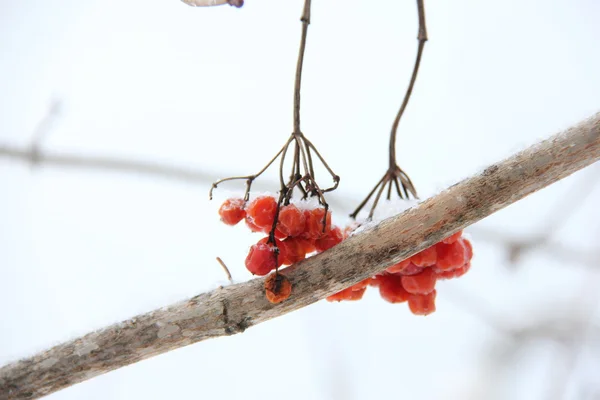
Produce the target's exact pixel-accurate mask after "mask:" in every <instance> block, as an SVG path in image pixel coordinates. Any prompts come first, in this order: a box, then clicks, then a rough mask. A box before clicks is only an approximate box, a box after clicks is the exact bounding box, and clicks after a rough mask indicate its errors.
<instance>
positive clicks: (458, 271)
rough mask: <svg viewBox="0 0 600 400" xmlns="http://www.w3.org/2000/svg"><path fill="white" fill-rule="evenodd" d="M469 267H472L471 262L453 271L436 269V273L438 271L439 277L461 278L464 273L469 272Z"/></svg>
mask: <svg viewBox="0 0 600 400" xmlns="http://www.w3.org/2000/svg"><path fill="white" fill-rule="evenodd" d="M469 269H471V263H470V262H468V263H466V264H465V265H463V266H462V267H460V268H456V269H453V270H451V271H441V270H436V273H437V277H438V279H453V278H459V277H461V276H463V275H464V274H466V273H467V272H469Z"/></svg>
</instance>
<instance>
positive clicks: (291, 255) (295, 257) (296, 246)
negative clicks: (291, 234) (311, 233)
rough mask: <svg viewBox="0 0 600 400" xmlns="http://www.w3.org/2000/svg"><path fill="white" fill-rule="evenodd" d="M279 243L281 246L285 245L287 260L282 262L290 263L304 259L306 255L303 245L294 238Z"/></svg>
mask: <svg viewBox="0 0 600 400" xmlns="http://www.w3.org/2000/svg"><path fill="white" fill-rule="evenodd" d="M281 244H282V246H283V247H286V251H287V254H286V255H287V258H286V259H287V262H284V264H287V265H292V264H295V263H297V262H298V261H302V260H304V257H306V252H305V251H304V247H303V246H302V244H301V243H299V242H298V240H296V238H288V239H286V240H284V241H283V242H281Z"/></svg>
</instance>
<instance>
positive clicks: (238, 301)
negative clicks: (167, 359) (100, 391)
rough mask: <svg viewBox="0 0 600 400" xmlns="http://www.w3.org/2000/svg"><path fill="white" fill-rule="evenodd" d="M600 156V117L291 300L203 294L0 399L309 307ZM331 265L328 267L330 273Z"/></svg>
mask: <svg viewBox="0 0 600 400" xmlns="http://www.w3.org/2000/svg"><path fill="white" fill-rule="evenodd" d="M599 159H600V113H598V114H596V115H594V116H593V117H591V118H589V119H587V120H585V121H583V122H581V123H579V124H578V125H577V126H574V127H572V128H570V129H568V130H566V131H565V132H563V133H561V134H559V135H556V136H553V137H551V138H550V139H547V140H545V141H543V142H540V143H539V144H537V145H535V146H533V147H531V148H528V149H526V150H524V151H522V152H520V153H518V154H516V155H514V156H512V157H510V158H509V159H506V160H504V161H502V162H499V163H497V164H494V165H491V166H489V167H488V168H486V169H485V170H484V171H483V172H482V173H481V174H478V175H476V176H473V177H471V178H468V179H465V180H464V181H462V182H460V183H457V184H456V185H453V186H451V187H450V188H449V189H447V190H446V191H444V192H442V193H440V194H438V195H436V196H434V197H432V198H430V199H428V200H426V201H424V202H422V203H420V204H419V205H417V206H416V207H414V208H411V209H409V210H407V211H405V212H404V213H402V214H400V215H397V216H395V217H392V218H390V219H387V220H385V221H383V222H381V223H380V224H378V225H377V226H373V227H370V228H365V229H364V230H363V231H362V232H359V233H357V234H355V235H353V236H350V237H349V238H348V239H346V240H345V241H343V242H342V243H340V244H339V245H337V246H335V247H333V248H332V249H330V250H328V251H325V252H323V253H321V254H318V255H316V256H314V257H310V258H308V259H306V260H303V261H301V262H299V263H297V264H295V265H293V266H291V267H289V268H286V269H284V270H283V271H282V272H281V273H282V274H284V275H285V276H286V277H287V278H288V279H289V280H290V282H291V283H292V286H293V288H294V289H293V292H292V295H291V296H290V298H289V299H288V300H286V301H284V302H282V303H279V304H276V305H274V304H271V303H269V301H268V300H267V299H266V298H265V296H264V292H263V290H264V289H263V285H264V278H260V279H253V280H251V281H248V282H245V283H241V284H236V285H231V286H228V287H225V288H222V289H221V288H220V289H217V290H215V291H212V292H208V293H203V294H200V295H198V296H195V297H193V298H191V299H189V300H185V301H182V302H179V303H176V304H174V305H171V306H169V307H166V308H161V309H159V310H155V311H152V312H150V313H147V314H143V315H139V316H137V317H135V318H132V319H130V320H127V321H124V322H121V323H118V324H115V325H112V326H109V327H107V328H104V329H101V330H98V331H95V332H92V333H89V334H87V335H85V336H83V337H81V338H78V339H75V340H71V341H69V342H66V343H64V344H61V345H58V346H56V347H53V348H51V349H49V350H47V351H45V352H42V353H40V354H37V355H34V356H32V357H29V358H27V359H23V360H21V361H18V362H15V363H12V364H8V365H6V366H4V367H2V368H0V394H1V396H2V397H0V399H2V400H4V399H11V400H17V399H35V398H39V397H41V396H44V395H47V394H50V393H53V392H55V391H57V390H60V389H63V388H65V387H68V386H71V385H74V384H76V383H79V382H82V381H84V380H87V379H90V378H93V377H94V376H97V375H100V374H103V373H106V372H108V371H111V370H114V369H117V368H120V367H123V366H126V365H129V364H132V363H135V362H138V361H141V360H143V359H146V358H148V357H152V356H155V355H158V354H161V353H164V352H167V351H170V350H174V349H177V348H180V347H183V346H186V345H189V344H192V343H195V342H198V341H201V340H206V339H210V338H214V337H219V336H227V335H233V334H235V333H240V332H243V331H244V330H245V329H247V328H249V327H251V326H254V325H256V324H259V323H261V322H264V321H267V320H269V319H272V318H275V317H278V316H281V315H284V314H286V313H288V312H291V311H294V310H297V309H299V308H302V307H306V306H308V305H310V304H312V303H314V302H316V301H318V300H321V299H323V298H325V297H327V296H329V295H331V294H333V293H336V292H339V291H340V290H342V289H344V288H346V287H349V286H351V285H354V284H356V283H358V282H360V281H362V280H364V279H366V278H367V277H369V276H372V275H374V274H376V273H378V272H380V271H382V270H383V269H385V268H386V267H388V266H389V265H391V264H394V263H396V262H398V261H400V260H403V259H406V258H408V257H410V256H411V255H413V254H415V253H417V252H419V251H421V250H423V249H425V248H427V247H429V246H431V245H432V244H434V243H437V242H439V241H440V240H442V239H443V238H445V237H447V236H449V235H451V234H453V233H454V232H456V231H458V230H460V229H463V228H465V227H466V226H469V225H471V224H473V223H475V222H477V221H479V220H481V219H482V218H485V217H487V216H489V215H490V214H492V213H494V212H496V211H498V210H500V209H502V208H504V207H506V206H508V205H510V204H512V203H515V202H516V201H518V200H520V199H522V198H523V197H525V196H527V195H529V194H531V193H534V192H536V191H538V190H540V189H542V188H544V187H546V186H548V185H550V184H551V183H553V182H556V181H558V180H560V179H562V178H565V177H567V176H569V175H570V174H572V173H574V172H575V171H577V170H580V169H582V168H585V167H586V166H588V165H590V164H592V163H594V162H596V161H598V160H599ZM324 266H326V267H327V268H325V267H324Z"/></svg>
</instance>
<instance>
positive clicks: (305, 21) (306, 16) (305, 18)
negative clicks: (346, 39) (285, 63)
mask: <svg viewBox="0 0 600 400" xmlns="http://www.w3.org/2000/svg"><path fill="white" fill-rule="evenodd" d="M310 5H311V0H304V10H303V12H302V17H301V18H300V21H302V35H301V37H300V50H299V51H298V62H297V64H296V79H295V81H294V134H298V133H300V132H301V130H300V87H301V86H302V66H303V64H304V50H305V49H306V35H307V33H308V25H310Z"/></svg>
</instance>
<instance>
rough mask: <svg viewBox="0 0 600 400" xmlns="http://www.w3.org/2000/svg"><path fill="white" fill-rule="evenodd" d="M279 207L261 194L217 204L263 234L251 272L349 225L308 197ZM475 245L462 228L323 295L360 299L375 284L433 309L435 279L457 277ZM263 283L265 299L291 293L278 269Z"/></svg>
mask: <svg viewBox="0 0 600 400" xmlns="http://www.w3.org/2000/svg"><path fill="white" fill-rule="evenodd" d="M298 204H299V205H301V207H302V208H300V207H298V205H296V204H292V203H290V204H287V205H283V206H281V207H278V202H277V199H275V198H274V197H272V196H260V197H257V198H256V199H254V200H252V201H251V202H246V201H244V200H243V199H239V198H238V199H236V198H232V199H227V200H225V202H224V203H223V204H222V205H221V208H220V209H219V215H220V216H221V221H223V222H224V223H225V224H227V225H236V224H238V223H239V222H241V221H242V220H244V221H245V223H246V226H248V228H250V230H251V231H252V232H262V233H264V234H266V235H267V236H265V237H263V238H262V239H260V240H259V241H258V242H257V243H256V244H254V245H252V246H251V247H250V250H249V252H248V256H247V257H246V262H245V264H246V268H247V269H248V271H250V272H251V273H252V274H253V275H261V276H263V275H267V274H268V273H270V272H271V271H273V270H277V268H279V267H281V266H282V265H291V264H294V263H296V262H298V261H301V260H303V259H304V258H305V257H307V256H309V255H310V254H312V253H320V252H322V251H325V250H327V249H330V248H332V247H333V246H335V245H337V244H339V243H340V242H342V241H343V240H344V239H345V238H346V237H347V236H348V233H349V231H351V230H352V228H350V227H349V228H348V229H346V230H344V231H342V230H341V229H340V228H339V227H336V226H333V225H332V224H331V212H330V211H327V210H326V209H325V208H320V207H317V208H309V207H308V204H309V203H304V202H302V203H298ZM472 257H473V249H472V246H471V243H470V242H469V241H468V240H467V239H465V238H463V237H462V231H459V232H457V233H455V234H454V235H452V236H450V237H448V238H446V239H444V240H442V241H441V242H439V243H437V244H435V245H433V246H431V247H429V248H427V249H425V250H423V251H421V252H419V253H417V254H415V255H413V256H412V257H410V258H408V259H406V260H403V261H401V262H399V263H397V264H394V265H392V266H390V267H388V268H387V269H386V270H385V271H384V272H383V273H381V274H377V275H376V276H374V277H372V278H368V279H365V280H364V281H362V282H359V283H358V284H356V285H354V286H351V287H349V288H347V289H344V290H342V291H341V292H338V293H335V294H333V295H331V296H329V297H328V298H327V300H328V301H342V300H360V299H361V298H362V297H363V295H364V293H365V291H366V290H367V287H368V286H374V287H378V288H379V293H380V295H381V297H382V298H383V299H385V300H387V301H389V302H390V303H402V302H408V306H409V308H410V310H411V311H412V313H413V314H416V315H428V314H431V313H432V312H434V311H435V296H436V291H435V284H436V282H437V281H438V280H440V279H451V278H458V277H460V276H462V275H464V274H465V273H466V272H467V271H468V270H469V268H470V267H471V258H472ZM270 278H272V279H269V280H268V282H267V283H266V284H265V289H266V294H267V298H268V299H269V301H271V302H273V303H279V302H281V301H283V300H285V299H286V298H288V297H289V295H290V293H291V285H290V284H289V281H287V278H285V277H283V276H282V275H274V276H272V277H270Z"/></svg>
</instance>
